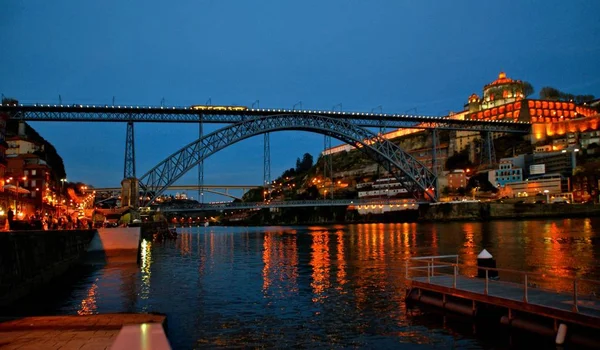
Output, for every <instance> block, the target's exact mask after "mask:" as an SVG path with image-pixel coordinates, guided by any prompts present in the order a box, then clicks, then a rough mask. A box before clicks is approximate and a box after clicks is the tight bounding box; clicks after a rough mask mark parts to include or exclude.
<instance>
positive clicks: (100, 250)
mask: <svg viewBox="0 0 600 350" xmlns="http://www.w3.org/2000/svg"><path fill="white" fill-rule="evenodd" d="M140 232H141V229H140V228H139V227H115V228H99V229H98V230H97V233H96V234H95V235H94V237H93V239H92V241H91V242H90V246H89V248H88V254H87V256H86V263H92V264H96V263H135V262H137V258H138V251H139V246H140V235H141V234H140Z"/></svg>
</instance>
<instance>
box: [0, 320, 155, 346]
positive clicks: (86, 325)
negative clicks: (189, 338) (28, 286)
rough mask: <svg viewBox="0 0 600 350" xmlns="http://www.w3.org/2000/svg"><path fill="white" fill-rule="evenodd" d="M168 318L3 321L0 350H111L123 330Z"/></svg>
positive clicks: (1, 321) (0, 332) (0, 329)
mask: <svg viewBox="0 0 600 350" xmlns="http://www.w3.org/2000/svg"><path fill="white" fill-rule="evenodd" d="M165 321H166V316H163V315H152V314H102V315H89V316H41V317H25V318H17V319H14V318H13V319H0V348H1V349H3V350H4V349H6V350H12V349H15V350H16V349H19V350H29V349H30V350H34V349H35V350H38V349H44V350H56V349H60V350H70V349H81V350H95V349H98V350H105V349H110V347H111V345H112V344H113V342H114V341H115V339H116V338H117V335H118V334H119V331H120V330H121V327H123V326H124V325H131V324H142V323H158V324H161V325H163V327H164V326H165V323H166V322H165Z"/></svg>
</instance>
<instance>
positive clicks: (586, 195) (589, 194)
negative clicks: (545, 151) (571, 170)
mask: <svg viewBox="0 0 600 350" xmlns="http://www.w3.org/2000/svg"><path fill="white" fill-rule="evenodd" d="M599 185H600V184H599V180H598V177H597V176H596V175H575V176H573V177H572V178H571V187H572V189H573V201H574V202H587V201H590V200H593V201H594V202H596V201H597V200H598V195H599V194H600V192H599V191H598V188H599Z"/></svg>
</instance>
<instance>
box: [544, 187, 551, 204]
mask: <svg viewBox="0 0 600 350" xmlns="http://www.w3.org/2000/svg"><path fill="white" fill-rule="evenodd" d="M544 194H545V195H546V204H548V203H549V202H550V191H548V190H544Z"/></svg>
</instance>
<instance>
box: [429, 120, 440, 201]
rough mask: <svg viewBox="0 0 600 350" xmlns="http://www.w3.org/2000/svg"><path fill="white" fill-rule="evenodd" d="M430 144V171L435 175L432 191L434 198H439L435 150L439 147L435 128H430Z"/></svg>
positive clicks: (437, 166)
mask: <svg viewBox="0 0 600 350" xmlns="http://www.w3.org/2000/svg"><path fill="white" fill-rule="evenodd" d="M431 144H432V149H431V171H432V172H433V174H434V175H435V185H434V186H435V188H434V190H433V193H434V194H435V198H436V199H439V198H440V189H439V181H438V176H439V165H438V159H437V151H438V149H439V145H440V141H439V135H438V130H437V129H435V128H434V129H431Z"/></svg>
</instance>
